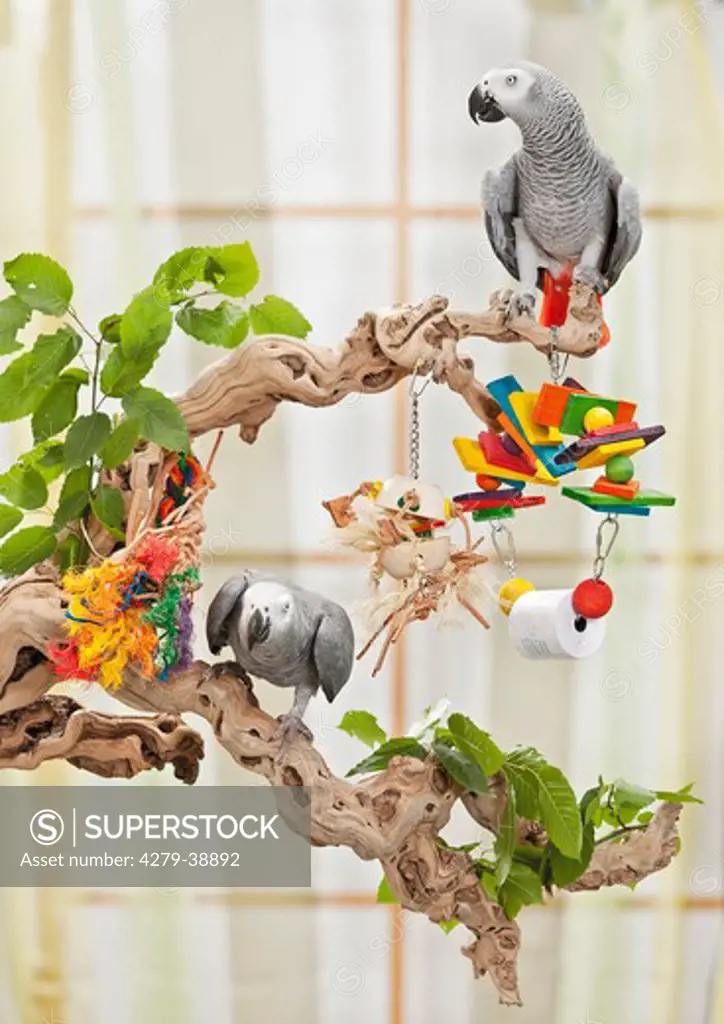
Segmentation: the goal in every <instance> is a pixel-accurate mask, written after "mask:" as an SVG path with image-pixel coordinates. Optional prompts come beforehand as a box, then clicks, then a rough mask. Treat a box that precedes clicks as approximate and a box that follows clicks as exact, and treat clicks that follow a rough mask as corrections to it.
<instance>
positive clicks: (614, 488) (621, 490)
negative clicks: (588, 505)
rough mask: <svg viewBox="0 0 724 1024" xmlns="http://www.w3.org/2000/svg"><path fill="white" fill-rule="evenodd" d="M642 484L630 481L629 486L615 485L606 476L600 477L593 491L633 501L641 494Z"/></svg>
mask: <svg viewBox="0 0 724 1024" xmlns="http://www.w3.org/2000/svg"><path fill="white" fill-rule="evenodd" d="M640 487H641V484H640V483H639V481H638V480H629V482H628V483H627V484H614V483H612V481H611V480H609V479H608V478H607V477H605V476H599V478H598V480H596V482H595V484H594V485H593V487H592V488H591V490H593V491H596V493H597V494H610V495H611V497H612V498H625V499H626V501H631V499H632V498H635V497H636V495H637V494H638V492H639V488H640Z"/></svg>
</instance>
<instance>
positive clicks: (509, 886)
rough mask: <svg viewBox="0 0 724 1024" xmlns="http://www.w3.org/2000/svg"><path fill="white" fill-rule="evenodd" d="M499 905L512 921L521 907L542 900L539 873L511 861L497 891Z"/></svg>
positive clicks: (541, 884)
mask: <svg viewBox="0 0 724 1024" xmlns="http://www.w3.org/2000/svg"><path fill="white" fill-rule="evenodd" d="M499 897H500V905H501V906H502V908H503V910H504V911H505V914H506V916H507V917H509V918H510V920H511V921H512V920H513V918H515V917H517V916H518V914H519V913H520V911H521V910H522V908H523V907H527V906H530V905H531V904H533V903H542V902H543V883H542V882H541V880H540V875H538V873H537V872H535V871H533V869H532V868H529V867H528V865H527V864H518V863H517V862H515V861H514V862H513V864H512V866H511V868H510V874H509V875H508V877H507V879H506V881H505V885H502V886H501V887H500V891H499Z"/></svg>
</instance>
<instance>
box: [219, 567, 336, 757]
mask: <svg viewBox="0 0 724 1024" xmlns="http://www.w3.org/2000/svg"><path fill="white" fill-rule="evenodd" d="M206 636H207V639H208V643H209V648H210V649H211V652H212V653H213V654H218V653H219V651H221V649H222V648H223V647H226V645H227V644H228V645H230V646H231V648H232V650H233V651H234V655H235V657H236V662H237V663H238V666H239V667H240V668H241V670H242V671H243V673H244V674H246V673H248V674H249V675H252V676H257V677H259V678H260V679H266V680H267V682H269V683H273V684H274V686H293V687H294V704H293V706H292V709H291V712H290V713H289V714H288V715H284V716H283V718H282V720H281V729H280V731H281V733H282V741H283V743H286V741H287V740H288V739H289V738H290V736H291V734H293V733H295V732H302V733H303V734H305V735H307V736H311V733H310V732H309V730H308V729H307V727H306V726H305V725H304V723H303V716H304V712H305V711H306V708H307V705H308V704H309V701H310V699H311V698H312V697H313V696H314V695H315V693H316V692H317V690H318V689H319V687H320V686H321V687H322V690H323V691H324V695H325V697H326V698H327V700H328V701H333V700H334V698H335V697H336V696H337V694H338V693H339V691H340V690H341V689H342V687H343V686H344V684H345V683H346V682H347V680H348V679H349V677H350V675H351V674H352V666H353V664H354V632H353V630H352V623H351V622H350V620H349V616H348V615H347V613H346V611H345V610H344V608H342V607H341V606H340V605H338V604H335V602H334V601H330V600H329V599H328V598H326V597H322V596H321V594H315V593H312V592H311V591H309V590H303V589H302V587H298V586H295V585H294V584H292V583H286V582H284V581H283V580H280V579H277V578H276V577H274V576H267V575H265V574H263V573H259V572H253V571H251V570H248V569H247V570H245V571H244V572H242V573H241V574H240V575H239V576H233V577H232V578H231V579H230V580H227V582H226V583H225V584H224V585H223V587H221V589H220V590H219V591H218V592H217V593H216V595H215V596H214V599H213V601H212V602H211V607H210V608H209V612H208V616H207V619H206Z"/></svg>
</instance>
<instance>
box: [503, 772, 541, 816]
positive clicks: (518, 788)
mask: <svg viewBox="0 0 724 1024" xmlns="http://www.w3.org/2000/svg"><path fill="white" fill-rule="evenodd" d="M503 770H504V771H505V777H506V779H507V781H508V785H509V786H510V787H511V788H512V789H513V792H514V793H515V804H516V807H517V812H518V814H519V815H520V816H521V818H530V819H531V820H533V821H537V820H538V815H539V814H540V808H539V806H538V780H537V779H536V777H535V775H534V773H533V772H532V771H531V770H530V768H528V767H527V766H526V765H524V764H519V763H517V762H515V761H513V760H511V758H510V757H508V758H506V761H505V765H504V768H503Z"/></svg>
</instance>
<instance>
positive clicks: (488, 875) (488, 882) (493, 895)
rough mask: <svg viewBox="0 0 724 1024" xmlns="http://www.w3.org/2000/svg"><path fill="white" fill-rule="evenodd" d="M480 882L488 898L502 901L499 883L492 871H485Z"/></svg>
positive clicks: (497, 901) (496, 901)
mask: <svg viewBox="0 0 724 1024" xmlns="http://www.w3.org/2000/svg"><path fill="white" fill-rule="evenodd" d="M480 884H481V885H482V887H483V891H484V892H485V894H486V896H487V897H488V899H490V900H493V902H494V903H499V902H500V894H499V892H498V883H497V881H496V880H495V875H494V873H493V872H492V871H483V873H482V875H481V876H480Z"/></svg>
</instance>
